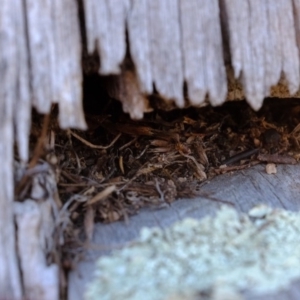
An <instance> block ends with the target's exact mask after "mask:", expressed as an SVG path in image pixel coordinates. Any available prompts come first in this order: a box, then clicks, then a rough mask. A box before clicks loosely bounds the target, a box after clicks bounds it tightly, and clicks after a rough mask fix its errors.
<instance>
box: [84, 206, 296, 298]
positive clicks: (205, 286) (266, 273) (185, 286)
mask: <svg viewBox="0 0 300 300" xmlns="http://www.w3.org/2000/svg"><path fill="white" fill-rule="evenodd" d="M256 215H257V216H259V218H255V216H256ZM250 216H251V217H249V216H248V215H239V214H238V213H237V212H236V211H235V210H234V209H231V208H228V207H223V208H222V209H220V211H218V212H217V214H216V216H215V217H205V218H203V219H202V220H200V221H197V220H193V219H185V220H183V221H181V222H178V223H176V224H174V225H173V226H172V227H170V228H168V229H165V230H161V229H158V228H153V229H148V228H145V229H143V230H142V231H141V236H140V239H139V240H138V241H137V242H136V243H135V244H134V245H132V246H131V247H127V248H124V249H122V250H119V251H116V252H115V253H113V254H112V255H111V256H106V257H101V258H100V259H99V260H98V262H97V266H96V272H95V278H94V279H93V281H92V282H91V283H90V284H89V286H88V289H87V291H86V294H85V298H86V299H88V300H96V299H103V300H104V299H113V300H118V299H120V300H121V299H122V300H124V299H133V300H134V299H136V300H140V299H143V300H147V299H149V300H150V299H151V300H152V299H155V300H160V299H194V298H195V297H196V295H199V294H200V293H201V292H203V291H205V292H206V294H207V292H208V291H209V292H210V295H211V296H210V298H211V299H225V298H226V297H225V294H224V297H225V298H224V297H223V296H222V297H221V298H219V297H216V296H214V295H216V294H220V293H219V292H218V291H219V290H220V289H221V290H222V289H225V290H226V289H227V290H228V291H230V293H233V294H235V291H236V292H238V291H240V290H245V289H246V290H251V291H254V292H257V293H263V292H274V291H276V290H279V289H282V288H284V287H287V286H288V284H289V283H290V282H291V281H292V280H293V279H295V278H298V277H300V213H294V212H290V211H285V210H272V209H269V208H266V209H265V213H264V207H260V208H259V209H257V208H256V210H255V209H254V210H252V212H250ZM253 216H254V218H253ZM230 293H229V294H230ZM233 294H232V295H233ZM232 297H233V296H232ZM226 299H227V298H226ZM229 299H230V297H229Z"/></svg>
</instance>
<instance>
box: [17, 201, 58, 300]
mask: <svg viewBox="0 0 300 300" xmlns="http://www.w3.org/2000/svg"><path fill="white" fill-rule="evenodd" d="M43 200H44V199H43ZM15 213H16V224H17V227H18V234H17V241H18V249H19V259H20V265H21V268H22V272H23V274H24V276H23V285H24V296H25V298H26V299H31V300H58V299H59V268H58V266H57V265H55V264H51V265H48V263H47V258H46V254H47V251H46V248H47V247H46V244H47V243H48V241H49V237H50V238H51V239H52V238H53V228H54V219H53V215H52V211H51V204H50V201H42V202H40V203H38V202H36V201H34V200H30V199H28V200H25V201H24V202H22V203H21V202H16V203H15ZM49 220H51V222H49ZM47 239H48V240H47Z"/></svg>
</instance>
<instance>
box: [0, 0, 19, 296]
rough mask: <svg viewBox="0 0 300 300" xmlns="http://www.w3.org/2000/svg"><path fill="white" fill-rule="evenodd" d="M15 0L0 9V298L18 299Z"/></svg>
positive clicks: (9, 0)
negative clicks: (14, 161) (14, 155)
mask: <svg viewBox="0 0 300 300" xmlns="http://www.w3.org/2000/svg"><path fill="white" fill-rule="evenodd" d="M15 6H19V3H18V0H14V1H11V0H4V1H2V3H1V6H0V49H1V51H0V78H1V80H0V81H1V89H0V140H1V142H0V157H1V160H2V161H1V168H0V178H1V181H0V208H1V209H0V291H1V297H2V298H3V299H5V298H6V299H20V298H21V296H22V288H21V281H20V273H19V267H18V261H17V252H16V242H15V226H14V220H13V200H14V187H13V143H14V136H13V110H14V104H15V99H16V97H17V93H16V91H17V85H16V82H17V76H18V74H17V71H18V67H17V64H18V53H17V45H18V43H17V38H18V37H17V36H16V32H15V20H14V18H15V17H20V16H14V13H15V11H14V8H15Z"/></svg>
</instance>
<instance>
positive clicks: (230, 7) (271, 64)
mask: <svg viewBox="0 0 300 300" xmlns="http://www.w3.org/2000/svg"><path fill="white" fill-rule="evenodd" d="M224 3H225V9H226V12H227V15H228V20H227V21H228V27H229V40H230V51H231V58H232V66H233V68H234V73H235V77H236V78H237V77H239V76H240V74H242V83H243V88H244V91H245V96H246V99H247V101H248V102H249V104H250V105H251V106H252V107H253V108H254V109H259V108H260V107H261V105H262V102H263V99H264V97H266V96H268V95H270V88H271V86H272V85H274V84H277V83H278V80H279V79H280V74H281V71H283V72H284V74H285V77H286V79H287V84H288V87H289V91H290V93H291V94H294V93H296V92H297V91H298V89H299V53H298V49H297V45H296V35H295V25H294V17H293V7H292V2H291V0H289V1H283V0H281V1H277V2H276V3H274V2H273V1H267V2H265V1H263V2H261V1H258V0H248V1H228V0H224ZM296 10H297V8H296ZM241 72H242V73H241Z"/></svg>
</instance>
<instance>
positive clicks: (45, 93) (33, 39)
mask: <svg viewBox="0 0 300 300" xmlns="http://www.w3.org/2000/svg"><path fill="white" fill-rule="evenodd" d="M25 3H26V14H27V23H28V43H29V54H30V71H31V72H30V82H31V86H32V97H33V99H32V102H33V105H34V106H35V107H36V108H37V110H38V111H39V112H40V113H48V112H49V110H50V107H51V101H52V93H53V86H52V81H51V75H52V72H53V69H52V64H51V56H52V55H51V54H52V53H51V52H50V49H51V47H49V45H51V44H53V32H52V18H51V12H52V6H53V3H52V1H51V0H46V1H34V0H27V1H25Z"/></svg>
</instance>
